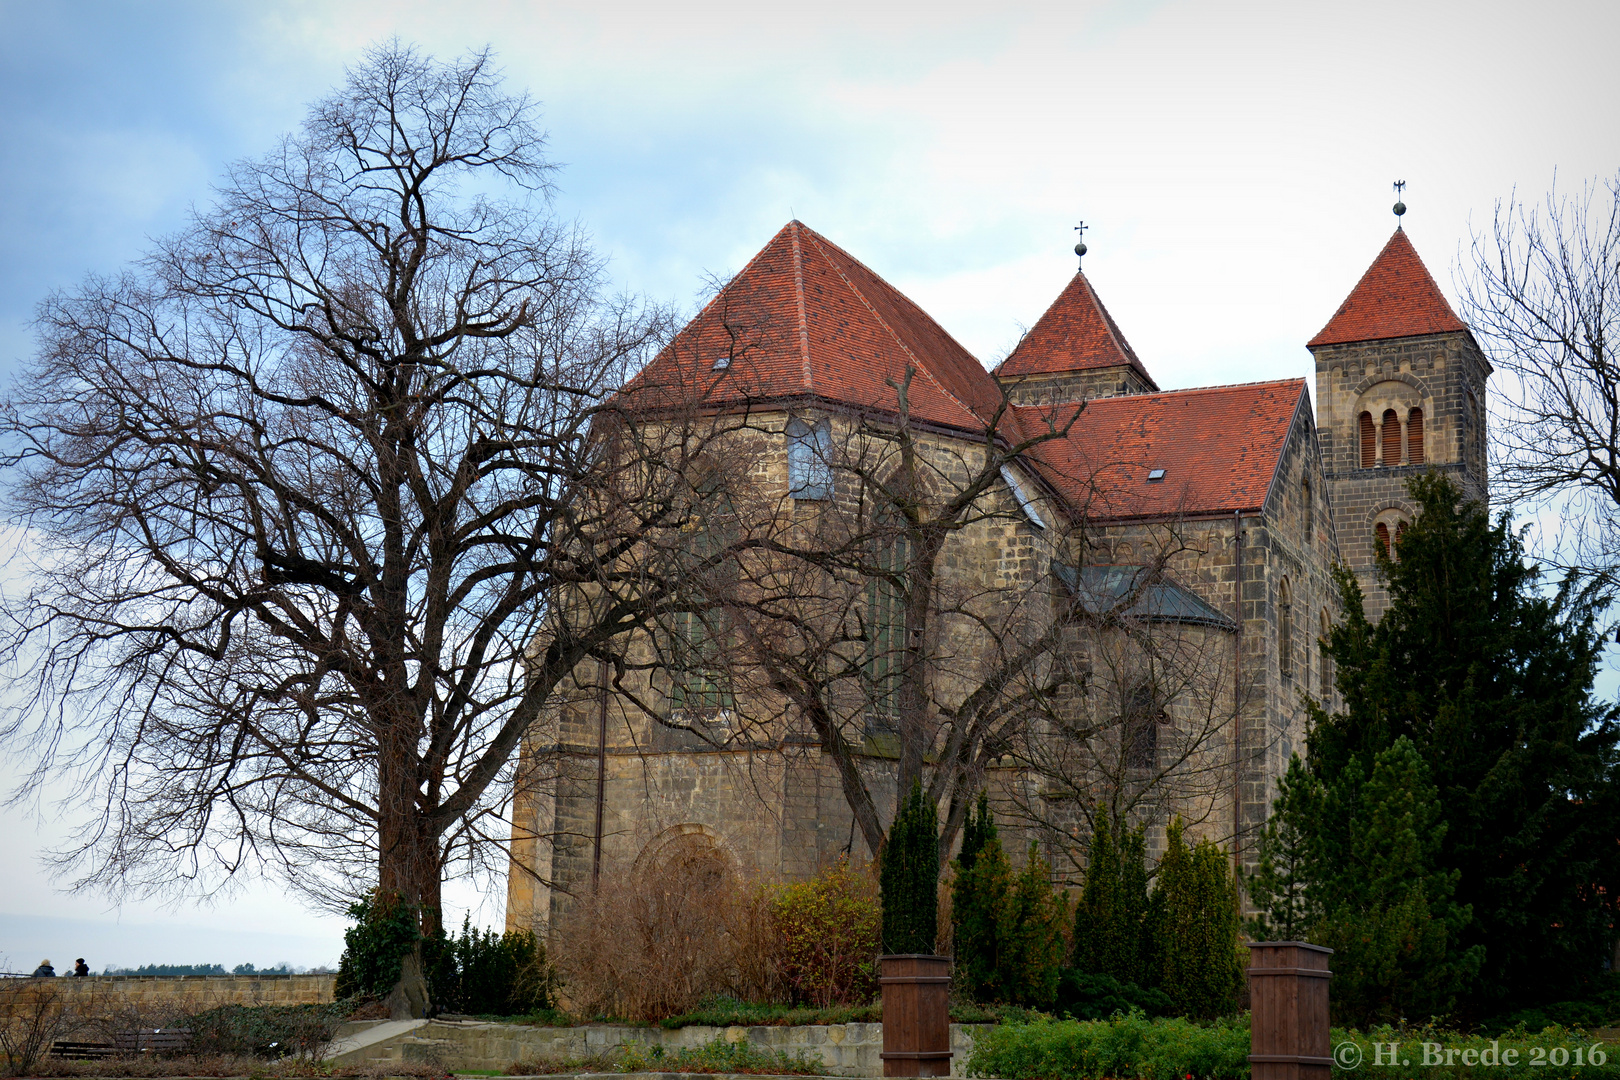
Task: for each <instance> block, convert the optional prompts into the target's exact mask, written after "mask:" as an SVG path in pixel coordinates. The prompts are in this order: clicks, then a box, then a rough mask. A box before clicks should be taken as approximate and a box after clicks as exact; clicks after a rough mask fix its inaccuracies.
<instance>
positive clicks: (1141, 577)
mask: <svg viewBox="0 0 1620 1080" xmlns="http://www.w3.org/2000/svg"><path fill="white" fill-rule="evenodd" d="M1052 572H1053V573H1054V574H1056V575H1057V576H1058V577H1059V578H1061V579H1062V581H1063V584H1065V585H1066V586H1068V588H1069V592H1070V593H1071V594H1072V595H1073V596H1074V597H1075V598H1077V599H1078V600H1079V601H1080V605H1081V607H1083V608H1084V609H1085V610H1086V611H1087V612H1088V613H1090V614H1092V615H1103V614H1107V613H1109V612H1117V613H1118V614H1120V615H1122V616H1127V617H1134V618H1147V619H1148V620H1150V621H1152V622H1174V623H1191V624H1193V625H1195V626H1214V627H1217V628H1219V629H1221V630H1227V631H1231V630H1236V629H1237V624H1236V623H1234V622H1233V621H1232V620H1231V619H1229V618H1227V617H1226V616H1225V615H1222V614H1221V613H1220V612H1218V611H1216V610H1215V609H1214V608H1212V607H1210V606H1209V605H1208V604H1206V603H1204V601H1203V600H1201V599H1199V597H1198V595H1197V594H1196V593H1194V592H1192V591H1191V590H1189V589H1187V588H1186V587H1185V586H1182V585H1178V584H1176V583H1175V582H1174V581H1170V580H1167V579H1165V578H1162V577H1161V578H1158V579H1157V580H1152V579H1150V575H1151V574H1152V572H1153V571H1152V568H1151V567H1147V566H1086V567H1082V568H1081V569H1080V570H1079V572H1078V573H1077V572H1076V570H1075V568H1074V567H1072V566H1065V565H1063V564H1062V563H1059V562H1053V563H1052ZM1132 595H1135V596H1136V600H1135V602H1134V603H1132V604H1131V605H1130V606H1129V607H1128V608H1126V609H1125V610H1123V611H1120V610H1119V608H1120V606H1121V605H1123V604H1124V603H1125V602H1126V601H1127V600H1129V599H1130V597H1131V596H1132Z"/></svg>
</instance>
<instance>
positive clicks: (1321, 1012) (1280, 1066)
mask: <svg viewBox="0 0 1620 1080" xmlns="http://www.w3.org/2000/svg"><path fill="white" fill-rule="evenodd" d="M1331 955H1333V950H1332V949H1327V948H1323V947H1322V946H1321V945H1308V944H1306V943H1305V942H1303V941H1256V942H1251V943H1250V945H1249V1065H1250V1068H1251V1070H1252V1080H1329V1076H1330V1074H1331V1073H1332V1069H1333V1059H1332V1058H1331V1057H1329V1056H1328V1055H1329V1053H1330V1052H1331V1047H1330V1046H1329V1045H1328V1044H1329V1042H1330V1041H1331V1035H1330V1030H1329V1026H1328V979H1330V978H1331V977H1332V972H1330V971H1329V970H1328V957H1329V956H1331Z"/></svg>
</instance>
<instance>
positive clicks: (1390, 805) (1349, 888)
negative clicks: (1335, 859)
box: [1316, 736, 1483, 1026]
mask: <svg viewBox="0 0 1620 1080" xmlns="http://www.w3.org/2000/svg"><path fill="white" fill-rule="evenodd" d="M1333 787H1334V788H1335V789H1336V790H1334V791H1333V793H1332V794H1333V799H1332V803H1333V804H1336V805H1338V806H1347V807H1350V808H1351V813H1350V815H1349V828H1348V830H1347V831H1346V832H1345V834H1344V835H1343V837H1342V843H1343V844H1344V845H1345V846H1346V847H1347V848H1348V850H1349V856H1350V857H1349V859H1348V860H1346V861H1344V862H1343V863H1341V864H1339V865H1338V866H1337V868H1336V869H1337V873H1336V874H1334V875H1333V876H1332V877H1329V878H1327V879H1326V881H1325V883H1324V884H1325V886H1326V887H1325V889H1324V890H1323V893H1324V896H1325V899H1326V901H1327V904H1328V907H1327V910H1326V912H1325V914H1324V916H1323V919H1322V922H1321V925H1320V928H1319V930H1318V932H1317V934H1316V939H1317V940H1318V941H1319V942H1320V943H1321V944H1324V945H1328V946H1330V947H1331V948H1333V950H1334V957H1333V971H1334V987H1333V1009H1334V1014H1335V1016H1336V1017H1339V1018H1340V1019H1342V1020H1344V1021H1347V1022H1350V1023H1354V1024H1358V1025H1361V1026H1366V1025H1369V1024H1374V1023H1389V1022H1395V1021H1398V1020H1399V1019H1401V1018H1402V1017H1411V1018H1417V1017H1423V1018H1427V1017H1430V1016H1437V1015H1444V1014H1446V1013H1449V1012H1450V1011H1451V1009H1452V1007H1453V1005H1454V1004H1455V1002H1456V996H1457V992H1458V990H1459V989H1460V988H1461V987H1462V986H1463V985H1464V984H1465V982H1466V981H1467V979H1468V978H1469V977H1471V976H1472V974H1473V973H1474V972H1475V971H1476V970H1477V969H1478V967H1479V964H1480V961H1481V960H1482V959H1483V949H1482V948H1481V947H1480V946H1477V945H1476V946H1474V947H1473V948H1471V949H1469V950H1467V951H1466V952H1458V951H1457V950H1455V949H1454V948H1453V947H1452V943H1453V942H1454V940H1455V938H1456V935H1457V933H1458V931H1459V930H1460V929H1461V928H1462V927H1464V926H1466V925H1467V924H1468V921H1469V911H1468V909H1467V908H1466V907H1463V906H1460V905H1458V904H1456V903H1454V902H1453V901H1452V899H1451V896H1452V891H1453V890H1454V888H1455V887H1456V882H1457V878H1458V876H1459V875H1458V871H1455V870H1452V871H1449V872H1447V871H1445V870H1440V869H1437V868H1436V867H1435V857H1436V855H1437V854H1438V852H1439V851H1440V847H1441V842H1442V839H1443V837H1444V836H1445V834H1446V831H1447V829H1446V823H1445V822H1444V821H1442V820H1441V819H1440V805H1439V798H1438V795H1437V794H1436V791H1435V788H1434V785H1433V784H1432V783H1430V781H1429V770H1428V768H1427V767H1426V766H1425V765H1424V763H1423V759H1422V758H1421V757H1419V756H1418V752H1417V748H1416V747H1415V746H1413V744H1412V742H1411V740H1409V739H1407V738H1405V737H1404V736H1403V737H1401V738H1399V739H1397V740H1395V744H1394V745H1393V746H1391V747H1390V748H1389V749H1388V750H1385V751H1384V752H1383V753H1381V754H1379V755H1378V757H1377V760H1376V762H1375V764H1374V766H1373V770H1372V775H1371V776H1370V777H1368V778H1367V779H1366V781H1365V782H1363V781H1362V774H1361V770H1360V767H1359V765H1358V764H1357V763H1352V764H1351V765H1349V766H1348V767H1347V768H1345V769H1344V770H1343V771H1342V772H1341V773H1340V775H1339V776H1338V777H1337V778H1336V779H1335V783H1334V785H1333Z"/></svg>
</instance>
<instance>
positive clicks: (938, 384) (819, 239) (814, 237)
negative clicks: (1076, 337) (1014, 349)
mask: <svg viewBox="0 0 1620 1080" xmlns="http://www.w3.org/2000/svg"><path fill="white" fill-rule="evenodd" d="M800 228H802V229H804V231H805V232H806V233H808V234H809V235H810V240H811V242H812V243H814V244H815V245H816V246H817V247H819V248H821V249H822V251H821V253H822V254H823V255H826V256H827V262H828V263H829V264H831V266H832V268H833V270H834V271H835V272H836V273H837V274H838V276H839V278H840V279H842V280H843V282H844V284H845V285H848V286H849V289H850V291H851V292H853V293H854V294H855V295H856V296H858V297H860V300H861V303H862V304H863V305H864V306H865V308H866V310H867V311H869V312H871V315H872V318H874V319H876V320H877V322H878V325H879V326H881V327H883V329H884V330H886V331H887V332H888V334H889V336H890V337H891V338H893V339H894V343H895V344H896V345H898V346H900V350H901V351H902V352H904V353H905V354H906V356H907V357H909V358H910V359H911V361H912V363H913V365H914V366H915V367H916V369H917V370H918V371H921V372H922V373H923V374H924V375H926V376H927V377H928V381H929V382H931V383H933V384H934V386H935V388H936V389H938V390H939V392H940V393H942V394H944V395H945V396H946V397H948V398H950V399H951V400H952V401H954V402H956V404H958V405H960V406H961V407H962V408H963V410H964V411H966V412H967V414H968V415H969V416H974V417H978V419H980V420H985V421H987V420H988V419H989V418H988V417H985V416H980V415H979V410H977V409H975V408H973V406H971V405H969V404H968V403H967V402H965V401H963V400H962V399H961V398H960V397H958V396H957V395H956V393H955V392H953V391H952V390H951V388H950V387H948V386H946V385H945V383H944V382H943V381H942V380H941V379H940V378H939V376H937V375H935V374H934V372H933V369H931V368H930V367H929V366H928V364H926V363H925V362H924V361H922V360H921V359H919V358H918V356H917V354H916V353H914V352H912V351H911V347H910V346H909V345H907V344H906V343H905V342H904V341H903V340H901V338H900V335H899V334H897V333H895V331H894V327H892V326H890V325H889V323H888V320H887V319H885V318H884V317H883V316H882V315H880V314H879V313H878V310H877V309H876V308H875V307H873V306H872V301H871V299H870V298H869V297H867V295H866V293H864V292H863V291H861V288H860V286H859V285H856V284H855V283H854V282H853V281H851V280H849V275H848V274H846V273H844V268H843V267H842V266H840V265H838V260H837V259H835V258H832V257H831V256H830V255H828V253H827V250H826V249H827V248H828V247H830V248H832V249H833V250H834V251H837V252H838V253H839V254H840V255H843V256H844V257H845V258H847V259H849V260H850V261H851V262H853V263H855V264H856V265H857V266H859V267H860V268H861V269H862V270H865V271H866V272H867V273H868V274H871V275H872V277H873V278H875V279H876V280H877V281H878V283H879V284H881V285H884V286H886V287H887V288H888V289H890V290H891V291H893V292H895V293H897V294H899V295H900V297H901V298H903V299H906V300H907V302H908V303H912V304H913V306H915V303H914V302H913V301H911V300H910V298H909V297H906V296H905V294H904V293H901V292H900V290H899V289H896V288H895V287H894V286H893V285H890V284H889V283H888V282H887V281H886V280H884V278H883V275H882V274H879V273H878V272H877V271H876V270H873V269H872V268H871V267H870V266H867V265H866V264H865V263H863V262H861V261H860V260H859V259H857V258H855V256H853V255H851V254H850V253H849V252H847V251H845V250H844V249H843V248H841V247H839V246H838V245H837V244H835V243H833V242H832V241H831V240H828V239H827V238H826V237H824V236H822V235H821V234H820V233H818V232H816V231H815V230H814V229H812V228H810V227H809V226H808V225H801V226H800ZM823 245H825V247H824V246H823ZM795 254H797V241H796V238H795ZM802 302H803V301H802V299H801V304H802ZM800 310H801V311H802V310H803V308H802V306H801V308H800ZM918 310H921V309H920V308H919V309H918ZM923 314H925V315H926V314H927V312H924V313H923ZM936 325H937V324H936ZM940 329H941V330H942V331H944V332H945V336H946V337H948V338H950V340H951V341H952V343H954V344H956V345H957V347H958V348H961V342H958V341H957V340H956V339H955V338H954V337H950V331H948V330H945V328H944V327H940ZM962 351H963V352H964V353H967V350H966V349H965V348H964V349H962ZM967 354H968V355H969V356H972V355H973V354H972V353H967ZM808 355H809V354H808V353H806V357H807V359H806V366H807V367H808V364H809V360H808ZM988 374H989V373H988V372H986V376H987V377H988Z"/></svg>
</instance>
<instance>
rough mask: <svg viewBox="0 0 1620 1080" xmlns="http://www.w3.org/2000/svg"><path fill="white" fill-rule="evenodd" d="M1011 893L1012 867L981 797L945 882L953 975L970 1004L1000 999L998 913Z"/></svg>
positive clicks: (984, 798) (1000, 920)
mask: <svg viewBox="0 0 1620 1080" xmlns="http://www.w3.org/2000/svg"><path fill="white" fill-rule="evenodd" d="M1012 891H1013V870H1012V863H1010V862H1008V861H1007V853H1006V852H1005V851H1003V850H1002V848H1001V838H1000V837H999V836H998V835H997V834H996V823H995V820H994V818H992V817H991V816H990V803H989V799H988V798H987V797H986V796H985V795H983V794H981V795H980V796H979V809H978V817H977V818H975V817H974V815H973V814H972V813H969V815H968V824H967V828H965V829H964V830H963V840H962V852H961V854H960V855H959V856H958V858H957V860H956V880H955V881H954V882H952V884H951V928H952V931H951V940H952V949H953V952H954V953H955V956H954V960H955V964H954V967H955V971H954V975H955V977H956V985H957V986H958V987H959V988H960V990H961V991H962V993H963V994H965V995H966V996H967V997H968V998H970V999H972V1000H974V1001H996V1000H999V999H1000V997H1001V990H1002V981H1001V978H1000V968H999V965H1000V960H1001V951H1002V948H1001V923H1002V913H1003V911H1005V909H1006V907H1007V897H1008V896H1009V895H1010V894H1011V893H1012Z"/></svg>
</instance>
